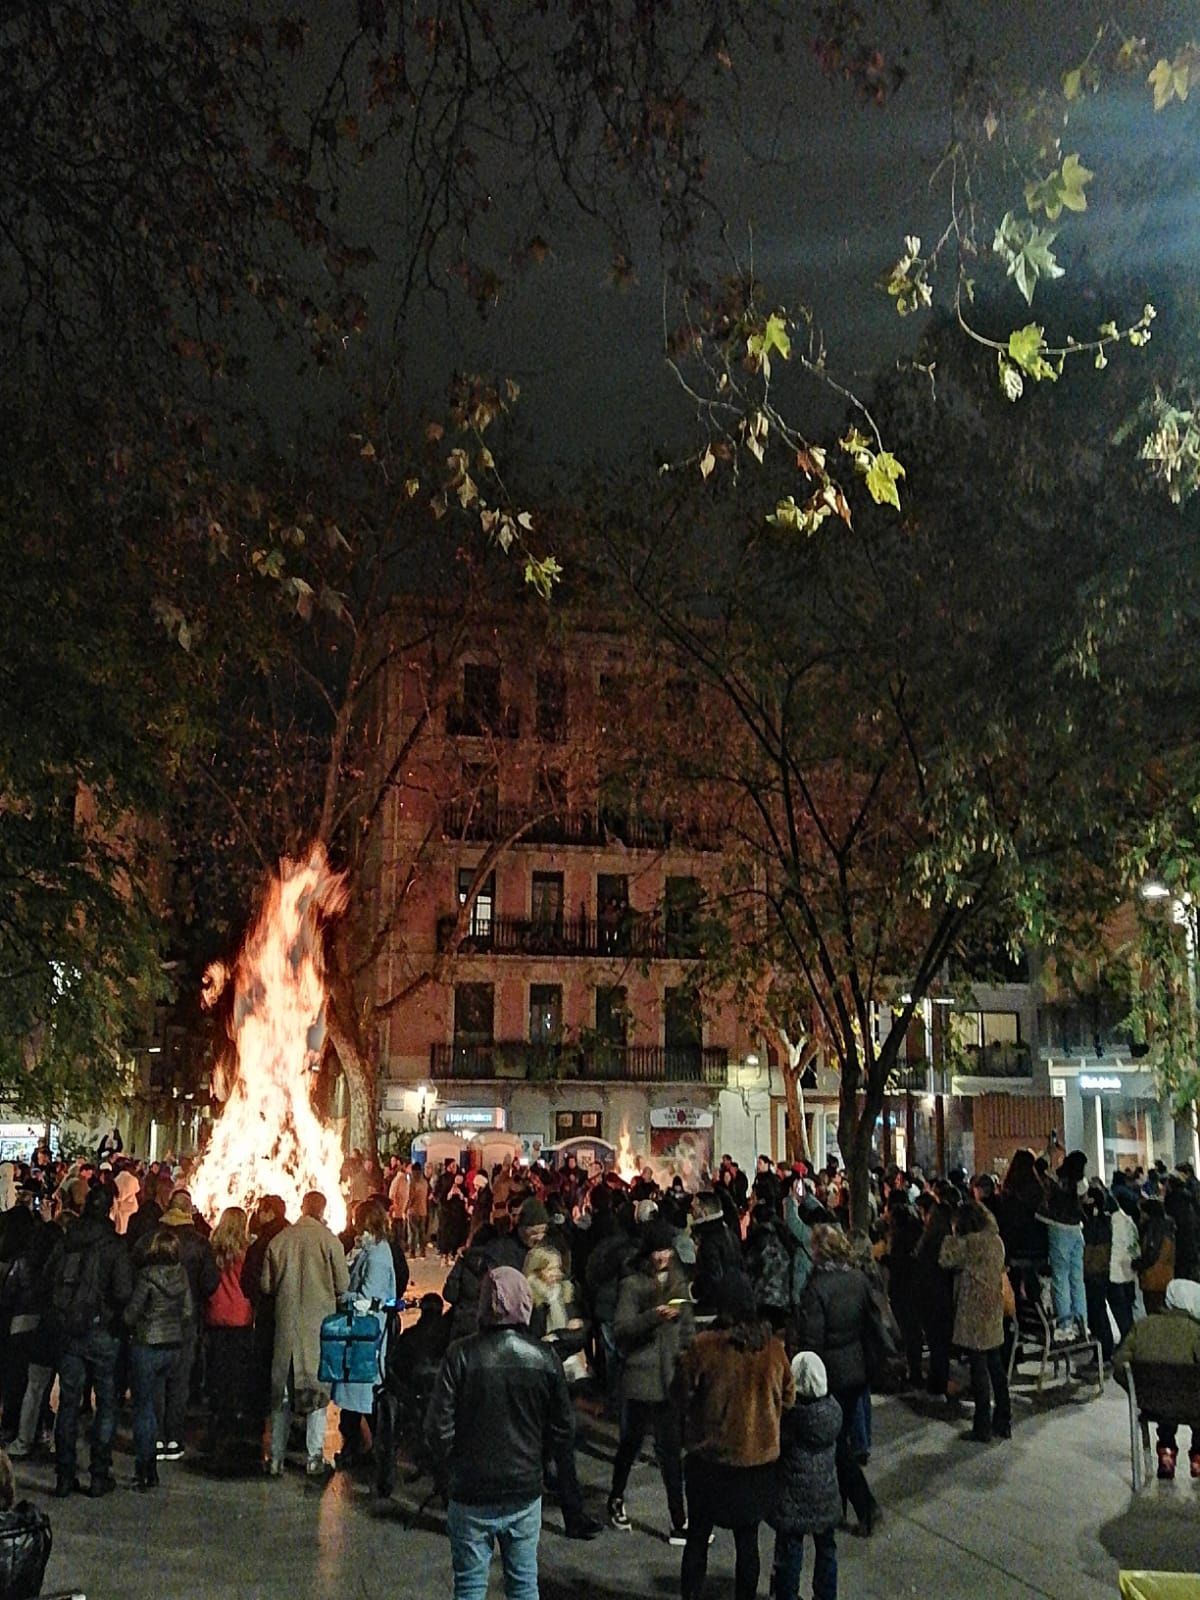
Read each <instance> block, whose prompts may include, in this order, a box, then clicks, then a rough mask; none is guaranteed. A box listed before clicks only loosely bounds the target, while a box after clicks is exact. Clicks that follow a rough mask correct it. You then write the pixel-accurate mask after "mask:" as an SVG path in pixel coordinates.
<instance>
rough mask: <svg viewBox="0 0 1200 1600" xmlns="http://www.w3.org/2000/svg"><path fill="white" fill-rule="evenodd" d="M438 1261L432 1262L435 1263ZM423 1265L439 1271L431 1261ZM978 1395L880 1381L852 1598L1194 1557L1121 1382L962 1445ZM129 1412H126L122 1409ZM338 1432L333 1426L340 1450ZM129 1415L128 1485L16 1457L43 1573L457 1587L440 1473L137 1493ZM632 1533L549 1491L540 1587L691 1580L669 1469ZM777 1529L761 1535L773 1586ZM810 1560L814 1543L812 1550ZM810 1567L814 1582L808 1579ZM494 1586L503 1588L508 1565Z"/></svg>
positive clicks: (1107, 1589)
mask: <svg viewBox="0 0 1200 1600" xmlns="http://www.w3.org/2000/svg"><path fill="white" fill-rule="evenodd" d="M434 1270H435V1269H429V1271H430V1273H431V1274H432V1273H433V1271H434ZM420 1276H421V1279H422V1280H423V1282H422V1286H424V1280H425V1279H426V1277H427V1272H426V1271H424V1270H423V1271H422V1272H421V1275H420ZM969 1414H970V1413H969V1407H965V1406H964V1407H962V1408H960V1409H958V1410H952V1409H951V1408H947V1407H945V1406H943V1405H942V1404H941V1403H940V1402H937V1403H931V1402H926V1401H925V1400H923V1399H922V1400H921V1401H913V1400H908V1399H905V1398H901V1397H883V1398H880V1399H877V1400H876V1402H875V1415H874V1435H875V1436H874V1449H873V1454H872V1458H871V1462H870V1466H869V1468H868V1477H869V1479H870V1482H871V1485H872V1488H873V1490H874V1492H875V1493H876V1495H877V1496H878V1498H879V1500H880V1503H881V1505H882V1507H883V1510H884V1520H883V1523H882V1525H881V1527H880V1528H879V1529H878V1531H877V1532H876V1534H875V1535H874V1537H872V1538H871V1539H859V1538H856V1537H854V1536H852V1535H851V1534H849V1533H845V1534H841V1535H839V1539H838V1558H839V1569H840V1593H841V1595H842V1596H843V1597H844V1600H897V1597H901V1596H921V1597H923V1600H924V1597H931V1596H940V1597H945V1600H975V1597H976V1596H979V1597H983V1596H988V1597H997V1596H1001V1597H1002V1596H1013V1597H1014V1600H1016V1597H1031V1596H1045V1597H1052V1600H1099V1597H1104V1596H1115V1595H1116V1594H1117V1573H1118V1570H1119V1569H1120V1568H1121V1567H1122V1566H1126V1567H1128V1566H1133V1567H1147V1568H1161V1569H1166V1570H1177V1571H1196V1572H1200V1482H1196V1483H1193V1481H1192V1480H1191V1479H1190V1478H1189V1477H1188V1476H1187V1475H1186V1467H1185V1468H1184V1476H1182V1477H1180V1478H1179V1479H1177V1480H1176V1481H1175V1482H1174V1483H1172V1484H1158V1483H1153V1484H1152V1485H1151V1487H1150V1488H1149V1489H1148V1490H1147V1491H1145V1492H1144V1493H1143V1494H1141V1495H1139V1496H1138V1497H1136V1499H1135V1498H1134V1496H1133V1493H1132V1490H1131V1487H1130V1477H1129V1446H1128V1423H1127V1412H1126V1404H1125V1396H1124V1394H1123V1392H1122V1391H1121V1390H1119V1389H1117V1388H1116V1387H1115V1386H1114V1385H1112V1384H1111V1383H1110V1384H1109V1385H1108V1386H1107V1388H1106V1391H1105V1393H1104V1395H1103V1396H1101V1397H1099V1398H1097V1397H1096V1396H1095V1391H1094V1389H1089V1388H1085V1387H1083V1386H1070V1385H1062V1386H1060V1387H1057V1388H1053V1389H1051V1390H1049V1391H1048V1392H1047V1394H1046V1396H1045V1397H1044V1398H1043V1399H1042V1400H1040V1401H1036V1402H1035V1401H1034V1400H1033V1397H1032V1394H1031V1392H1030V1393H1028V1394H1026V1393H1023V1392H1022V1391H1021V1390H1018V1391H1017V1395H1016V1411H1015V1427H1014V1436H1013V1439H1012V1441H1011V1442H1010V1443H1001V1442H996V1443H994V1444H991V1445H987V1446H975V1445H970V1444H966V1443H963V1442H962V1441H961V1440H960V1438H959V1435H960V1434H961V1433H962V1431H963V1428H964V1423H965V1421H966V1420H967V1419H969ZM126 1420H127V1419H126ZM580 1430H581V1431H580V1449H579V1469H580V1477H581V1479H582V1481H583V1484H584V1489H585V1493H586V1494H587V1496H588V1499H589V1502H590V1504H591V1509H592V1510H593V1511H595V1512H596V1514H597V1515H599V1514H600V1513H601V1512H602V1510H603V1506H604V1499H605V1495H606V1492H607V1482H608V1470H609V1463H610V1462H611V1458H612V1451H613V1444H614V1437H613V1430H612V1428H611V1427H610V1426H609V1425H608V1424H605V1423H602V1422H597V1421H596V1420H595V1419H593V1418H592V1417H590V1416H584V1415H582V1414H581V1417H580ZM334 1436H335V1430H334V1429H333V1427H332V1425H331V1427H330V1430H329V1439H330V1446H329V1448H330V1450H331V1451H332V1448H333V1439H334ZM128 1448H129V1445H128V1438H127V1434H126V1432H125V1431H124V1430H122V1432H121V1433H120V1434H119V1435H118V1454H117V1476H118V1479H119V1481H120V1482H121V1484H122V1488H121V1490H120V1491H119V1492H118V1493H117V1494H114V1495H110V1496H109V1497H108V1498H107V1499H105V1500H102V1501H99V1502H92V1501H89V1500H87V1499H86V1498H81V1497H76V1498H73V1499H71V1500H67V1501H56V1500H53V1499H51V1498H49V1490H50V1488H51V1487H52V1484H53V1468H52V1465H51V1464H50V1463H49V1462H44V1461H43V1462H39V1461H37V1460H33V1461H29V1462H19V1463H16V1466H17V1473H18V1483H19V1488H20V1492H21V1493H22V1494H26V1495H28V1496H29V1497H30V1498H32V1499H33V1500H35V1502H37V1503H39V1504H41V1505H43V1506H45V1507H46V1508H47V1509H48V1510H49V1512H50V1516H51V1519H52V1523H53V1528H54V1550H53V1554H52V1556H51V1561H50V1567H49V1570H48V1572H47V1577H46V1588H47V1590H48V1591H56V1590H71V1589H74V1590H78V1591H82V1592H85V1593H86V1594H87V1595H88V1596H89V1597H90V1600H110V1597H111V1600H202V1597H203V1600H212V1597H216V1596H237V1597H260V1596H261V1597H263V1600H276V1597H278V1600H310V1597H311V1600H331V1597H337V1600H375V1597H379V1600H383V1597H387V1600H398V1597H399V1600H406V1597H408V1596H414V1597H415V1596H422V1597H425V1596H441V1595H445V1594H449V1592H450V1561H449V1550H448V1546H447V1544H446V1541H445V1538H444V1534H443V1517H442V1514H441V1511H440V1508H438V1507H436V1506H426V1507H423V1506H422V1495H423V1494H424V1492H425V1491H426V1490H427V1487H428V1485H427V1483H424V1482H422V1483H419V1484H417V1485H416V1486H413V1487H410V1486H407V1485H404V1484H403V1483H402V1484H401V1485H400V1487H399V1488H398V1489H397V1491H396V1493H395V1494H394V1495H393V1497H392V1499H391V1500H390V1501H389V1502H387V1503H385V1504H379V1503H378V1502H376V1501H375V1500H374V1499H373V1497H372V1495H371V1491H370V1486H369V1484H368V1483H366V1482H364V1481H358V1480H355V1479H353V1478H351V1477H349V1476H347V1475H344V1474H340V1473H339V1474H338V1475H336V1476H335V1477H334V1478H332V1479H331V1480H330V1481H329V1482H328V1483H327V1484H326V1485H325V1486H323V1487H318V1486H315V1485H310V1484H309V1483H308V1482H306V1480H305V1479H304V1476H303V1473H302V1472H301V1471H300V1470H298V1464H299V1461H300V1456H299V1455H297V1456H296V1458H295V1459H296V1462H297V1470H289V1472H288V1474H287V1475H286V1476H285V1477H284V1478H283V1479H281V1480H268V1479H264V1478H261V1477H258V1476H257V1475H247V1476H246V1477H243V1478H237V1479H229V1478H218V1477H214V1476H211V1475H210V1474H209V1472H208V1471H207V1469H206V1465H205V1463H204V1461H203V1458H202V1457H201V1456H200V1455H199V1454H198V1453H196V1454H192V1453H189V1455H188V1456H187V1457H185V1458H184V1460H183V1461H181V1462H178V1463H174V1464H169V1463H164V1464H163V1465H162V1466H161V1467H160V1474H161V1478H162V1487H161V1488H160V1489H159V1490H158V1491H157V1492H156V1493H153V1494H151V1495H145V1496H144V1495H136V1494H133V1493H131V1492H129V1490H128V1488H127V1487H126V1486H127V1485H128V1484H130V1483H131V1482H132V1458H131V1456H130V1455H129V1454H128ZM627 1503H628V1506H629V1510H630V1514H631V1516H632V1518H633V1521H634V1524H635V1526H634V1531H633V1532H631V1533H618V1532H615V1531H612V1530H608V1529H606V1530H605V1532H604V1533H602V1534H601V1535H600V1536H599V1538H598V1539H596V1540H595V1541H593V1542H592V1543H587V1544H584V1543H575V1542H572V1541H568V1540H567V1539H566V1538H565V1537H564V1536H563V1534H562V1523H561V1519H560V1517H559V1513H558V1509H557V1506H556V1505H555V1504H554V1502H553V1500H548V1501H547V1504H546V1513H545V1524H544V1531H543V1537H542V1545H541V1589H542V1596H543V1600H627V1597H630V1596H648V1597H653V1600H657V1597H660V1596H663V1597H666V1596H671V1595H674V1594H677V1593H678V1581H679V1552H678V1551H677V1550H673V1549H671V1548H670V1547H669V1546H668V1545H667V1543H666V1538H665V1534H666V1521H667V1518H666V1506H665V1501H664V1496H663V1490H662V1485H661V1482H660V1480H659V1477H658V1473H657V1470H656V1469H655V1467H654V1466H653V1465H652V1464H650V1463H649V1462H642V1463H639V1464H638V1465H637V1466H635V1468H634V1472H633V1476H632V1478H631V1481H630V1486H629V1491H628V1494H627ZM772 1538H773V1536H772V1535H771V1534H770V1532H769V1530H767V1529H764V1530H763V1534H762V1558H763V1578H762V1583H761V1586H760V1592H761V1593H763V1594H765V1593H766V1589H767V1581H768V1573H769V1570H770V1551H771V1543H772ZM808 1555H809V1557H810V1559H811V1547H810V1550H809V1552H808ZM732 1573H733V1545H732V1539H731V1537H730V1536H729V1535H728V1534H723V1533H721V1532H718V1534H717V1539H716V1543H715V1544H714V1546H713V1548H712V1550H711V1551H710V1563H709V1586H708V1593H709V1594H710V1595H712V1596H718V1595H721V1594H726V1595H728V1594H729V1593H731V1590H732ZM808 1581H810V1574H806V1579H805V1581H804V1583H803V1584H802V1588H801V1594H802V1595H807V1594H808V1593H809V1592H810V1591H809V1589H808V1587H807V1584H808ZM490 1593H491V1594H493V1595H499V1594H501V1593H502V1588H501V1585H500V1578H499V1569H498V1566H497V1567H496V1568H494V1571H493V1581H492V1588H491V1591H490Z"/></svg>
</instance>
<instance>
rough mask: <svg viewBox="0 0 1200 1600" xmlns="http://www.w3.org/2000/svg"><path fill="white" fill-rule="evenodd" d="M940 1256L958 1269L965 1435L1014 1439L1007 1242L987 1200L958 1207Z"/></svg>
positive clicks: (958, 1341) (956, 1337) (956, 1313)
mask: <svg viewBox="0 0 1200 1600" xmlns="http://www.w3.org/2000/svg"><path fill="white" fill-rule="evenodd" d="M938 1261H939V1263H940V1265H941V1266H943V1267H945V1268H946V1270H947V1271H949V1272H955V1273H957V1274H958V1287H957V1292H956V1294H955V1300H954V1343H955V1344H956V1345H957V1346H958V1348H959V1349H960V1350H962V1351H964V1352H965V1353H966V1357H967V1363H968V1365H969V1366H970V1369H971V1395H972V1398H973V1399H974V1401H975V1419H974V1425H973V1427H972V1428H971V1431H970V1433H969V1434H964V1435H963V1437H964V1438H966V1439H973V1440H974V1441H975V1442H976V1443H978V1444H986V1443H987V1442H988V1440H990V1439H1011V1438H1012V1405H1011V1403H1010V1401H1009V1396H1008V1374H1007V1372H1006V1370H1005V1364H1004V1359H1003V1355H1002V1350H1003V1345H1004V1294H1003V1289H1002V1286H1001V1279H1002V1277H1003V1275H1004V1246H1003V1244H1001V1242H1000V1233H999V1230H998V1228H997V1227H996V1219H995V1218H994V1217H993V1216H992V1213H991V1212H990V1211H989V1210H988V1209H987V1208H986V1207H985V1206H981V1205H977V1204H976V1203H975V1202H974V1201H972V1202H971V1203H970V1204H969V1205H965V1206H959V1207H958V1210H957V1211H956V1212H955V1215H954V1232H953V1234H952V1235H951V1236H950V1237H949V1238H948V1239H943V1241H942V1247H941V1250H940V1251H939V1254H938ZM1106 1315H1107V1313H1106Z"/></svg>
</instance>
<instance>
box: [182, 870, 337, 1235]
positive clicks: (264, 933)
mask: <svg viewBox="0 0 1200 1600" xmlns="http://www.w3.org/2000/svg"><path fill="white" fill-rule="evenodd" d="M345 905H346V888H345V881H344V879H343V878H342V877H341V876H340V875H339V874H337V873H334V872H332V871H331V870H330V867H329V862H328V860H327V858H326V855H325V851H324V848H323V847H322V846H321V845H314V846H313V847H312V849H311V851H310V852H309V855H308V859H307V861H303V862H298V861H286V860H285V861H283V862H281V863H280V872H279V876H278V877H276V878H272V879H271V880H270V882H269V883H268V885H267V889H266V892H265V894H264V896H263V903H262V907H261V909H260V910H259V913H258V918H257V920H256V922H255V924H254V926H253V927H252V929H251V930H250V932H249V934H248V935H247V937H246V941H245V944H244V945H243V947H242V950H241V953H240V954H239V956H238V958H237V962H236V964H235V966H234V970H233V983H234V994H233V1008H232V1018H231V1023H230V1032H231V1035H232V1038H233V1042H234V1046H235V1048H236V1051H237V1069H236V1072H235V1074H234V1075H233V1082H232V1085H231V1087H230V1089H229V1093H228V1097H227V1099H226V1102H225V1108H224V1110H223V1111H222V1113H221V1116H220V1119H219V1120H218V1122H217V1124H216V1126H215V1127H214V1129H213V1133H212V1139H211V1140H210V1142H209V1144H208V1147H207V1149H206V1150H205V1152H204V1157H203V1159H202V1161H201V1163H200V1165H199V1167H198V1169H197V1170H196V1172H195V1174H194V1175H193V1178H192V1183H191V1188H192V1195H193V1198H194V1200H195V1202H196V1204H197V1206H198V1207H199V1208H200V1210H201V1211H202V1212H203V1213H204V1214H205V1216H207V1217H208V1218H209V1220H210V1221H212V1222H215V1221H216V1220H217V1218H218V1216H219V1215H220V1213H221V1210H222V1208H223V1207H225V1206H228V1205H240V1206H246V1207H247V1208H249V1207H252V1206H253V1205H254V1203H255V1202H256V1201H257V1200H258V1198H259V1197H260V1196H261V1195H264V1194H278V1195H282V1197H283V1199H284V1201H285V1202H286V1204H287V1210H288V1216H289V1217H290V1218H291V1219H292V1220H295V1218H296V1217H297V1216H299V1214H300V1201H301V1199H302V1197H303V1196H304V1195H305V1194H306V1193H307V1191H308V1190H310V1189H319V1190H320V1191H321V1193H322V1194H324V1196H325V1198H326V1200H327V1202H328V1209H327V1211H326V1221H327V1222H328V1223H329V1225H330V1227H331V1228H333V1229H334V1230H335V1232H336V1231H339V1230H340V1229H341V1228H343V1227H344V1226H345V1221H346V1207H345V1202H344V1200H343V1197H342V1192H341V1185H340V1175H341V1164H342V1148H341V1142H340V1140H339V1138H338V1136H337V1134H336V1133H335V1132H334V1130H333V1129H332V1128H329V1127H327V1126H326V1125H325V1124H324V1123H323V1122H322V1121H321V1119H320V1118H319V1117H318V1115H317V1113H316V1111H315V1110H314V1109H313V1105H312V1100H311V1096H310V1084H311V1083H312V1082H313V1081H314V1079H313V1071H314V1069H315V1068H316V1067H317V1066H318V1065H319V1063H320V1051H321V1045H322V1042H323V1040H324V1033H325V982H324V958H323V951H322V945H321V927H320V925H321V921H322V920H323V919H325V918H328V917H331V916H336V915H338V914H339V913H340V912H341V911H342V910H344V909H345ZM224 977H225V975H224V973H223V971H220V970H219V969H218V967H217V966H216V965H214V967H213V968H210V970H209V972H208V973H206V974H205V990H204V994H205V1001H206V1003H207V1004H210V1005H211V1004H213V1003H215V1000H216V998H217V997H218V996H219V994H220V992H221V989H222V988H223V987H224Z"/></svg>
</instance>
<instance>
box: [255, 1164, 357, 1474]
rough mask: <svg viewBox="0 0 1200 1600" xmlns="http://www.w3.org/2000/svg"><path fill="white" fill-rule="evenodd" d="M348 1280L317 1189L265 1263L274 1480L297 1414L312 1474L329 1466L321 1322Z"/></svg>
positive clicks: (270, 1248)
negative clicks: (271, 1331)
mask: <svg viewBox="0 0 1200 1600" xmlns="http://www.w3.org/2000/svg"><path fill="white" fill-rule="evenodd" d="M349 1284H350V1274H349V1271H348V1269H347V1267H346V1252H345V1251H344V1250H343V1249H342V1246H341V1244H340V1243H339V1241H338V1240H337V1239H336V1238H335V1237H334V1235H333V1234H332V1233H330V1231H329V1229H328V1228H327V1227H326V1226H325V1196H324V1195H323V1194H318V1193H317V1192H316V1190H313V1191H311V1192H310V1193H309V1194H306V1195H305V1196H304V1199H303V1200H302V1201H301V1204H300V1219H299V1221H298V1222H295V1223H293V1224H292V1225H291V1227H288V1228H284V1229H282V1230H281V1231H280V1232H279V1233H277V1234H276V1235H275V1237H274V1238H273V1239H272V1240H271V1243H270V1245H269V1246H268V1247H267V1254H266V1258H265V1260H264V1262H263V1273H262V1287H263V1292H264V1294H269V1295H273V1296H274V1299H275V1350H274V1356H273V1359H272V1362H271V1459H270V1462H269V1464H268V1471H269V1472H270V1474H271V1476H272V1477H273V1478H278V1477H280V1476H282V1474H283V1461H284V1457H285V1455H286V1454H287V1445H288V1433H289V1430H290V1429H291V1425H292V1415H293V1413H294V1412H296V1413H299V1414H300V1415H301V1416H303V1417H305V1418H306V1422H305V1446H306V1449H307V1452H308V1474H309V1476H310V1477H314V1478H316V1477H323V1476H324V1475H325V1474H326V1473H327V1472H328V1471H329V1470H331V1469H330V1468H329V1466H328V1463H327V1462H326V1460H325V1412H326V1408H327V1407H328V1405H329V1390H328V1388H327V1387H326V1386H325V1385H324V1384H323V1383H321V1381H320V1379H319V1378H318V1377H317V1369H318V1367H319V1366H320V1362H321V1323H322V1322H323V1321H324V1319H325V1318H326V1317H328V1316H332V1314H333V1313H334V1312H335V1311H336V1310H337V1298H338V1296H339V1295H340V1294H345V1292H346V1290H347V1288H348V1287H349Z"/></svg>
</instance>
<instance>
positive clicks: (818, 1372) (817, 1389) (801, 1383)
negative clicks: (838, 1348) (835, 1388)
mask: <svg viewBox="0 0 1200 1600" xmlns="http://www.w3.org/2000/svg"><path fill="white" fill-rule="evenodd" d="M792 1377H793V1378H794V1379H795V1382H796V1398H797V1400H823V1399H824V1398H825V1396H826V1395H827V1394H828V1393H829V1378H828V1376H827V1374H826V1372H825V1363H824V1362H823V1361H822V1360H821V1358H820V1356H819V1355H817V1353H816V1351H815V1350H801V1352H800V1354H799V1355H796V1356H793V1357H792Z"/></svg>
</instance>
